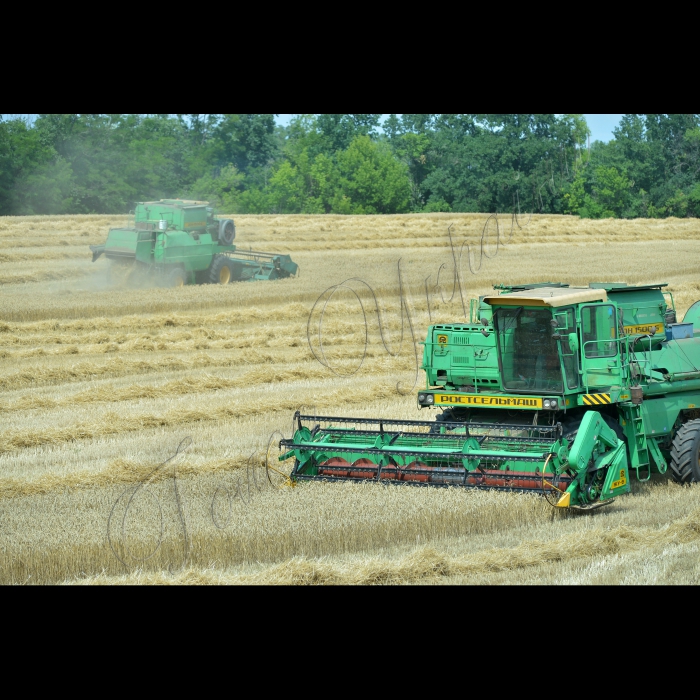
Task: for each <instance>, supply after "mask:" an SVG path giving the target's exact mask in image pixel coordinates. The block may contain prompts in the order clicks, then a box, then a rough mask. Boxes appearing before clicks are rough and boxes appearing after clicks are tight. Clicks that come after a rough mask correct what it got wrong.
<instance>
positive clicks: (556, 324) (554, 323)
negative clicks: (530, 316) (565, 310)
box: [549, 318, 559, 328]
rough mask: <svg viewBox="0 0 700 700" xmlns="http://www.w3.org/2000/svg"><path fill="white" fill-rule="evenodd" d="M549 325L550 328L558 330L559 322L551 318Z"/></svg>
mask: <svg viewBox="0 0 700 700" xmlns="http://www.w3.org/2000/svg"><path fill="white" fill-rule="evenodd" d="M549 324H550V325H551V326H552V328H559V321H557V319H556V318H553V319H552V320H551V321H550V322H549Z"/></svg>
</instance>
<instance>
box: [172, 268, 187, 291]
mask: <svg viewBox="0 0 700 700" xmlns="http://www.w3.org/2000/svg"><path fill="white" fill-rule="evenodd" d="M186 284H187V278H186V276H185V271H184V270H182V269H181V268H179V267H176V268H175V269H174V270H171V271H170V272H169V273H168V287H184V286H185V285H186Z"/></svg>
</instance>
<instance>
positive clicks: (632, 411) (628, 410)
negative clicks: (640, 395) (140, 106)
mask: <svg viewBox="0 0 700 700" xmlns="http://www.w3.org/2000/svg"><path fill="white" fill-rule="evenodd" d="M620 408H622V412H623V415H624V416H625V422H626V425H625V435H626V436H627V444H628V445H629V446H630V449H629V457H630V467H631V468H632V469H634V470H636V472H637V480H638V481H649V479H651V464H650V463H649V444H648V442H647V435H646V432H645V431H644V418H643V417H642V409H641V406H638V405H637V404H629V405H627V406H621V407H620ZM640 469H642V470H646V477H644V478H642V477H641V476H640V473H639V471H640Z"/></svg>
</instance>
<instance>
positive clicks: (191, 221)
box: [90, 199, 298, 286]
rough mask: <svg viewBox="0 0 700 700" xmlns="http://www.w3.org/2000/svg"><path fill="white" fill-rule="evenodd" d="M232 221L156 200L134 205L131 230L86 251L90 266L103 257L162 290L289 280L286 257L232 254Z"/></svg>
mask: <svg viewBox="0 0 700 700" xmlns="http://www.w3.org/2000/svg"><path fill="white" fill-rule="evenodd" d="M235 238H236V226H235V224H234V222H233V219H226V218H218V217H217V216H216V215H215V213H214V210H213V208H212V207H210V206H209V203H208V202H200V201H192V200H182V199H161V200H160V201H158V202H139V203H138V204H137V205H136V209H135V210H134V221H133V225H132V226H128V227H126V228H112V229H110V231H109V234H108V236H107V242H106V243H105V245H101V246H90V249H91V250H92V261H93V262H95V261H96V260H97V259H98V258H99V257H100V256H101V255H103V254H104V255H105V257H107V258H108V259H109V260H110V261H111V262H112V264H113V265H114V266H117V267H125V266H129V267H130V271H129V275H130V276H132V275H133V276H136V277H142V278H152V279H155V280H156V281H157V282H160V283H161V284H165V285H167V286H181V285H183V284H205V283H212V284H228V283H229V282H232V281H246V280H273V279H280V278H285V277H293V276H294V275H296V274H297V271H298V266H297V264H296V263H294V262H293V261H292V259H291V257H290V256H289V255H283V254H279V253H263V252H260V251H252V250H250V251H243V250H237V248H236V246H235V245H234V243H233V242H234V240H235Z"/></svg>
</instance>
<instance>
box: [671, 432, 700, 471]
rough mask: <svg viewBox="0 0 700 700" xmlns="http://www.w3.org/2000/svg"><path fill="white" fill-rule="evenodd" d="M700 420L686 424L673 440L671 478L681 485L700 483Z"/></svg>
mask: <svg viewBox="0 0 700 700" xmlns="http://www.w3.org/2000/svg"><path fill="white" fill-rule="evenodd" d="M699 452H700V420H691V421H689V422H688V423H684V424H683V425H682V426H681V427H680V428H679V429H678V432H677V433H676V435H675V437H674V438H673V447H672V448H671V464H670V467H671V476H672V477H673V480H674V481H677V482H678V483H679V484H692V483H694V482H698V481H700V464H699V463H698V453H699Z"/></svg>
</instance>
